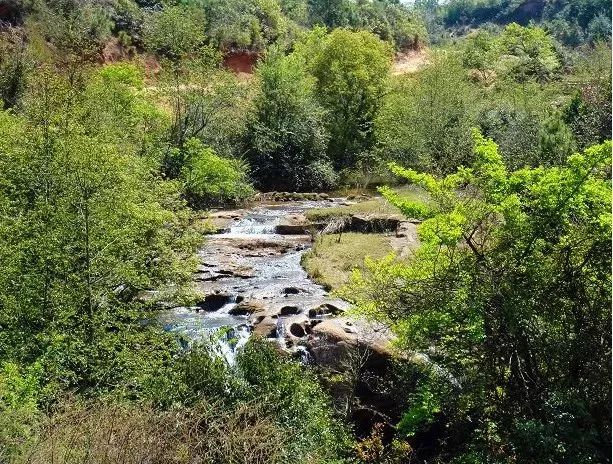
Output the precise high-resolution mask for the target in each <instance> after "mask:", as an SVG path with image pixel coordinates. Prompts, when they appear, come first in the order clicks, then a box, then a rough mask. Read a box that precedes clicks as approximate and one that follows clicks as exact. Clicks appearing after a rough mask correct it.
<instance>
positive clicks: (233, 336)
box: [214, 324, 251, 366]
mask: <svg viewBox="0 0 613 464" xmlns="http://www.w3.org/2000/svg"><path fill="white" fill-rule="evenodd" d="M218 330H223V331H224V332H223V335H222V336H221V337H219V338H218V340H217V343H216V344H215V345H214V346H215V348H216V350H217V351H218V353H219V354H220V355H222V356H223V357H224V358H225V359H226V361H227V362H228V364H230V365H231V366H233V365H234V364H235V363H236V354H237V352H238V350H239V349H240V348H242V347H243V346H245V344H246V343H247V341H248V340H249V336H250V335H251V330H250V328H249V326H247V325H246V324H243V325H239V326H236V327H224V328H222V329H218Z"/></svg>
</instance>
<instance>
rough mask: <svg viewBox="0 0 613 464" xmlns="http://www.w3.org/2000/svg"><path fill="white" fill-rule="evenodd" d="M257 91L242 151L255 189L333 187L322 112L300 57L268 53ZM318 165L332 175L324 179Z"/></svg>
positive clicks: (317, 188)
mask: <svg viewBox="0 0 613 464" xmlns="http://www.w3.org/2000/svg"><path fill="white" fill-rule="evenodd" d="M257 74H258V77H259V80H260V85H261V89H260V93H259V95H258V96H257V97H256V99H255V102H254V110H253V114H252V115H251V117H250V121H249V123H248V126H247V133H246V145H247V148H246V151H247V158H248V160H249V162H250V165H251V172H252V175H253V177H254V178H255V179H256V181H257V184H258V186H259V187H261V188H264V189H278V190H286V191H304V190H313V189H316V190H322V189H328V188H331V187H332V185H331V182H333V181H334V173H333V170H332V168H331V167H330V166H329V165H328V167H326V165H327V157H326V153H325V150H326V146H327V142H328V134H327V131H326V128H325V126H324V112H323V110H322V108H321V107H320V106H319V104H318V103H317V102H316V100H315V95H314V89H315V82H314V79H313V78H312V77H311V76H308V75H307V74H306V72H305V69H304V64H303V63H302V61H301V60H300V57H299V56H296V55H291V56H289V57H283V56H281V55H279V54H272V55H271V56H269V57H268V58H267V59H266V61H264V62H263V63H262V64H261V65H260V66H259V67H258V73H257ZM318 166H321V169H323V173H324V174H325V171H326V170H327V172H329V173H331V174H332V176H331V177H332V178H331V179H326V176H325V175H323V176H322V175H321V173H320V172H319V171H318V169H319V168H318Z"/></svg>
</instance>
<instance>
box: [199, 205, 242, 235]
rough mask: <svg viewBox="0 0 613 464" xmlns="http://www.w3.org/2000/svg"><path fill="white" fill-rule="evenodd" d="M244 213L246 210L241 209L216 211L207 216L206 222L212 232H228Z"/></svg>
mask: <svg viewBox="0 0 613 464" xmlns="http://www.w3.org/2000/svg"><path fill="white" fill-rule="evenodd" d="M243 214H245V212H244V211H241V210H237V211H218V212H214V213H211V214H209V215H208V216H207V217H206V218H205V224H206V227H207V229H209V230H210V231H211V233H213V234H222V233H225V232H228V231H229V230H230V226H231V225H232V224H233V223H234V221H235V220H237V219H239V218H240V217H242V215H243Z"/></svg>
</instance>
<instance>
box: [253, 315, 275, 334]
mask: <svg viewBox="0 0 613 464" xmlns="http://www.w3.org/2000/svg"><path fill="white" fill-rule="evenodd" d="M253 333H254V334H255V335H259V336H260V337H264V338H271V337H275V336H276V335H277V320H276V319H275V318H273V317H271V316H264V317H263V318H262V319H261V320H260V321H259V322H257V323H256V324H254V326H253Z"/></svg>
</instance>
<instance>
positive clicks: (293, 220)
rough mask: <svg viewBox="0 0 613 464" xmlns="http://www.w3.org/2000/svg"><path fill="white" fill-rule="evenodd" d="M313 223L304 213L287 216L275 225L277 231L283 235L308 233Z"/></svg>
mask: <svg viewBox="0 0 613 464" xmlns="http://www.w3.org/2000/svg"><path fill="white" fill-rule="evenodd" d="M310 227H311V224H310V222H309V221H308V220H307V218H306V217H305V216H304V215H302V214H292V215H288V216H285V217H284V218H283V219H282V220H281V222H280V223H279V224H277V226H276V227H275V232H276V233H277V234H281V235H308V233H309V230H310Z"/></svg>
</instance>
